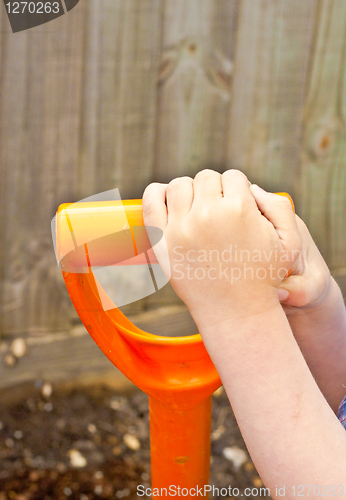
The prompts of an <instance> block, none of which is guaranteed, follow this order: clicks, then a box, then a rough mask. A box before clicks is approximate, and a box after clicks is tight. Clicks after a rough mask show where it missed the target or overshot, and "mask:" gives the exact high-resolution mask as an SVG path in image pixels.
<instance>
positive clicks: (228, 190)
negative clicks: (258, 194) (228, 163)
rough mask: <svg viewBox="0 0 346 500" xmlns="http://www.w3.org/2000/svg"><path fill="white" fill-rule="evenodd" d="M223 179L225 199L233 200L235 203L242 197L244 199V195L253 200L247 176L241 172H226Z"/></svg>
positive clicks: (232, 170)
mask: <svg viewBox="0 0 346 500" xmlns="http://www.w3.org/2000/svg"><path fill="white" fill-rule="evenodd" d="M221 178H222V191H223V195H224V197H225V198H232V200H234V201H235V200H237V199H239V198H240V197H241V198H243V197H244V195H245V196H246V197H248V198H249V199H252V198H253V197H252V196H251V193H250V191H249V186H251V183H250V181H249V180H248V178H247V177H246V175H245V174H243V172H241V171H240V170H235V169H231V170H226V172H224V173H223V174H222V176H221Z"/></svg>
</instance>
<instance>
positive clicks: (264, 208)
mask: <svg viewBox="0 0 346 500" xmlns="http://www.w3.org/2000/svg"><path fill="white" fill-rule="evenodd" d="M250 191H251V193H252V196H253V197H254V198H255V200H256V203H257V206H258V208H259V210H260V211H261V213H262V215H263V216H264V217H265V218H266V219H268V220H269V222H271V223H272V224H273V226H274V228H275V230H276V232H277V234H278V236H279V238H280V240H281V242H282V245H283V247H284V249H285V250H286V251H290V252H293V251H296V252H297V254H296V257H297V256H298V255H299V251H300V246H301V243H300V236H299V232H298V227H297V223H296V219H295V214H294V211H293V209H292V204H291V201H290V199H289V198H287V197H286V196H281V195H278V194H275V193H267V191H265V190H264V189H262V188H260V187H259V186H257V184H252V185H251V186H250ZM292 257H293V259H292V260H295V259H294V255H293V256H292Z"/></svg>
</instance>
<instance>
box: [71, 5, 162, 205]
mask: <svg viewBox="0 0 346 500" xmlns="http://www.w3.org/2000/svg"><path fill="white" fill-rule="evenodd" d="M161 10H162V2H160V1H158V0H143V1H141V2H136V1H135V0H129V1H127V2H123V1H119V0H118V1H114V0H105V1H104V2H102V3H100V2H98V1H97V0H93V1H91V2H90V3H89V4H88V9H87V33H88V39H87V45H86V52H85V60H86V65H85V70H84V82H85V87H84V95H83V120H82V139H81V158H80V165H79V185H80V188H81V190H80V192H81V197H83V196H86V195H90V194H93V193H97V192H98V191H105V190H108V189H111V188H113V187H117V188H119V189H120V194H121V196H122V197H123V198H130V197H137V196H141V195H142V192H143V189H144V187H145V186H146V184H147V183H148V182H149V180H150V176H151V171H152V165H153V156H154V138H155V120H156V92H157V86H156V75H157V65H158V54H159V50H160V40H161V23H160V19H161Z"/></svg>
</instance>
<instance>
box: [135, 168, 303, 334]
mask: <svg viewBox="0 0 346 500" xmlns="http://www.w3.org/2000/svg"><path fill="white" fill-rule="evenodd" d="M275 198H276V199H275V201H274V202H273V203H274V205H275V216H273V217H272V219H271V221H269V220H268V219H267V218H266V217H264V216H263V215H262V214H261V212H260V211H259V210H258V207H257V204H256V201H255V199H254V197H253V195H252V194H251V191H250V183H249V181H248V180H247V178H246V176H245V175H244V174H243V173H241V172H239V171H238V170H228V171H226V172H224V173H223V174H222V175H220V174H219V173H217V172H214V171H211V170H204V171H202V172H199V173H198V174H197V175H196V177H195V179H194V180H192V179H191V178H189V177H182V178H178V179H175V180H174V181H172V182H170V183H169V184H168V185H164V184H151V185H150V186H148V187H147V189H146V190H145V192H144V195H143V216H144V222H145V225H146V226H156V227H159V228H160V229H162V230H163V232H164V236H165V240H166V243H167V247H168V252H169V256H170V263H171V284H172V286H173V288H174V289H175V291H176V293H177V294H178V296H180V298H181V299H182V300H183V301H184V302H185V303H186V305H187V306H188V308H189V309H190V312H191V314H192V316H193V317H194V319H195V321H196V322H197V324H198V321H199V319H201V318H203V320H204V319H206V320H207V321H213V322H217V321H222V320H223V319H224V318H227V319H229V318H230V317H243V316H244V315H245V316H248V315H251V314H256V313H257V312H263V311H265V310H268V309H270V308H272V307H274V306H275V305H278V304H279V300H278V291H277V288H278V287H279V285H280V284H281V282H282V280H283V278H284V276H285V275H286V273H287V271H288V270H289V269H290V268H292V267H293V265H294V261H295V257H296V255H297V254H295V255H294V253H293V250H296V249H298V250H300V237H299V233H298V229H297V225H296V220H295V216H294V213H293V211H292V209H291V204H290V201H289V200H288V199H286V198H283V197H279V196H276V197H275ZM278 221H279V224H278ZM158 258H159V256H158ZM159 260H160V258H159Z"/></svg>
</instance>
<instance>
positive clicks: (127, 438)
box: [123, 434, 141, 450]
mask: <svg viewBox="0 0 346 500" xmlns="http://www.w3.org/2000/svg"><path fill="white" fill-rule="evenodd" d="M123 440H124V443H125V444H126V446H127V447H128V448H130V450H139V448H140V447H141V444H140V442H139V441H138V439H137V438H136V436H133V435H132V434H124V436H123Z"/></svg>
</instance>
